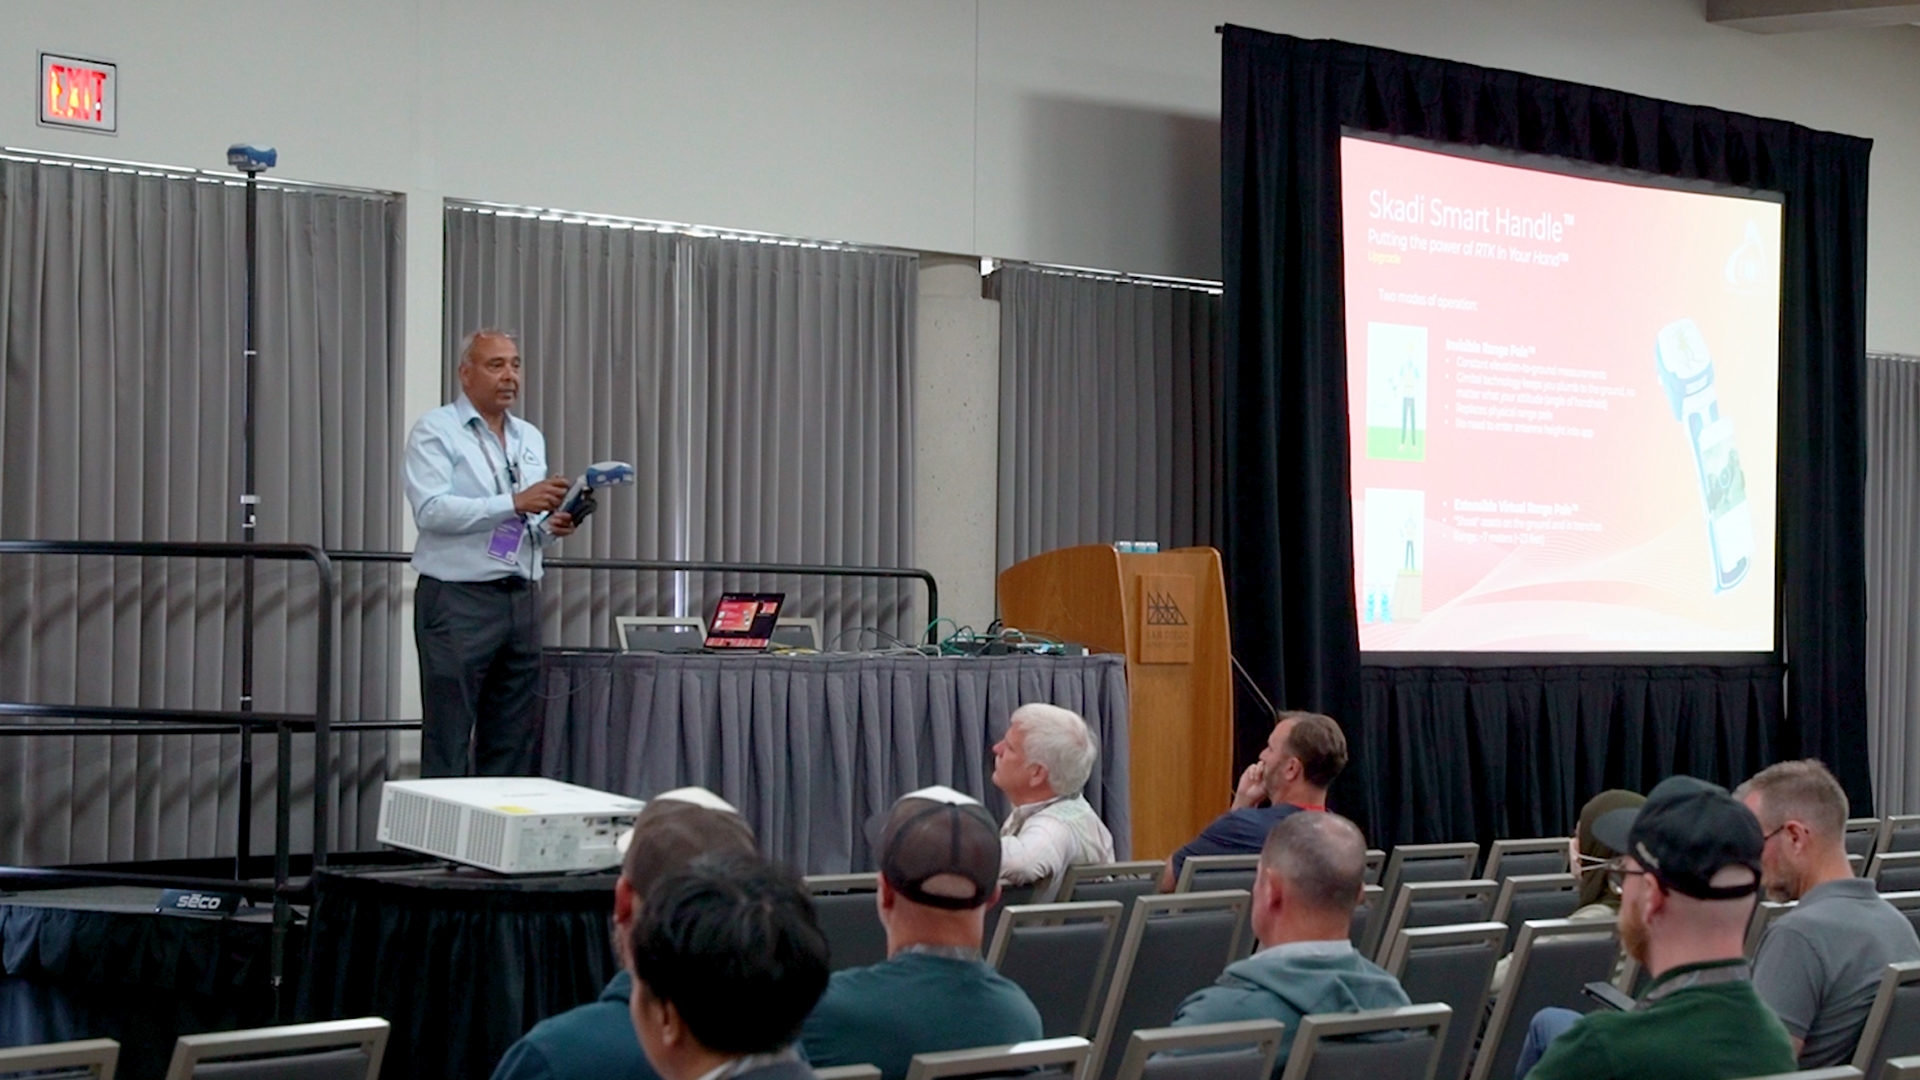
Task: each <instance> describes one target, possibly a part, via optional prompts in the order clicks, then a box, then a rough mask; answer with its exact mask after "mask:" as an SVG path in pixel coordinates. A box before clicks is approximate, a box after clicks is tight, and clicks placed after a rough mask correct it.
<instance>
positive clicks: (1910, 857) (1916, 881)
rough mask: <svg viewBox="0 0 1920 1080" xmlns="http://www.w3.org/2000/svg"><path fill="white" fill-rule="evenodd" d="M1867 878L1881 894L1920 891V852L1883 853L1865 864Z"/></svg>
mask: <svg viewBox="0 0 1920 1080" xmlns="http://www.w3.org/2000/svg"><path fill="white" fill-rule="evenodd" d="M1867 876H1868V877H1870V878H1872V879H1873V887H1874V888H1876V889H1879V890H1880V891H1881V892H1883V893H1890V892H1913V891H1915V890H1920V851H1883V852H1881V853H1880V854H1878V855H1875V856H1874V857H1873V862H1871V863H1869V864H1867Z"/></svg>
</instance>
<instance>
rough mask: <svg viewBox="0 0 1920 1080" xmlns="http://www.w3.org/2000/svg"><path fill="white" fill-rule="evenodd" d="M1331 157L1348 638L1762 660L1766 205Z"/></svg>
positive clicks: (1371, 154)
mask: <svg viewBox="0 0 1920 1080" xmlns="http://www.w3.org/2000/svg"><path fill="white" fill-rule="evenodd" d="M1341 169H1342V195H1343V200H1344V202H1343V218H1344V229H1345V241H1346V304H1347V314H1346V318H1347V379H1348V383H1347V385H1348V395H1349V400H1350V406H1349V408H1350V416H1351V421H1352V424H1351V431H1352V447H1351V450H1352V457H1353V515H1354V523H1353V524H1354V576H1355V582H1354V586H1355V590H1354V592H1355V603H1356V604H1357V605H1358V611H1359V615H1360V647H1361V649H1362V651H1366V652H1393V651H1399V652H1474V651H1484V652H1503V653H1504V652H1554V653H1561V652H1611V653H1621V652H1722V651H1756V652H1759V651H1767V650H1770V649H1772V648H1773V625H1774V617H1773V603H1774V578H1775V574H1774V507H1775V499H1774V489H1775V479H1776V478H1775V468H1774V461H1775V436H1776V432H1775V427H1776V418H1777V414H1778V407H1777V397H1778V389H1779V339H1780V327H1779V319H1780V315H1779V308H1780V304H1779V298H1780V221H1781V215H1780V206H1779V204H1778V203H1776V202H1772V201H1768V200H1765V199H1755V198H1743V197H1737V196H1731V195H1709V194H1701V193H1695V192H1685V191H1675V190H1670V189H1662V188H1652V187H1643V186H1638V185H1634V184H1626V183H1616V182H1612V181H1606V180H1595V179H1586V178H1578V177H1573V176H1568V175H1563V174H1560V173H1554V172H1543V171H1540V170H1536V169H1528V168H1521V167H1517V166H1513V165H1506V164H1494V163H1489V162H1485V161H1477V160H1472V159H1469V158H1464V157H1457V156H1454V155H1450V154H1441V153H1435V152H1431V151H1427V150H1420V149H1414V148H1411V147H1406V146H1400V145H1393V144H1389V143H1384V142H1377V141H1373V140H1368V139H1358V138H1346V139H1343V140H1342V145H1341Z"/></svg>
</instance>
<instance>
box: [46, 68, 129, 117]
mask: <svg viewBox="0 0 1920 1080" xmlns="http://www.w3.org/2000/svg"><path fill="white" fill-rule="evenodd" d="M119 90H120V75H119V67H118V65H115V64H109V63H106V62H105V61H101V60H82V59H80V58H79V57H76V56H56V55H54V54H53V53H41V54H40V93H39V98H40V122H41V123H42V124H45V125H47V126H49V127H63V128H78V129H80V130H81V131H100V132H105V133H106V134H108V135H111V134H113V133H114V132H115V131H117V130H118V129H119V125H118V117H117V116H116V115H115V113H114V99H115V98H116V97H118V96H119Z"/></svg>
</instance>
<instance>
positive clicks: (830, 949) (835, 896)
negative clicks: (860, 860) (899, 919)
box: [806, 874, 887, 971]
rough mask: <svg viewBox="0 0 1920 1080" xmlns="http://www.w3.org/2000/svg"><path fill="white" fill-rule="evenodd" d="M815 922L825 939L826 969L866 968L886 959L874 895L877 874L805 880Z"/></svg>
mask: <svg viewBox="0 0 1920 1080" xmlns="http://www.w3.org/2000/svg"><path fill="white" fill-rule="evenodd" d="M806 882H807V892H808V893H810V894H812V897H813V914H814V918H815V919H817V920H818V921H819V923H820V932H821V933H822V934H825V935H826V937H827V966H828V967H829V968H831V969H832V970H834V971H840V970H842V969H845V968H852V967H867V966H868V965H871V964H877V963H879V962H880V961H882V960H885V959H886V958H887V928H886V927H884V926H882V925H880V909H879V907H878V902H877V900H876V899H875V896H874V894H875V893H877V892H879V891H880V875H879V874H815V875H813V876H812V877H809V878H807V879H806Z"/></svg>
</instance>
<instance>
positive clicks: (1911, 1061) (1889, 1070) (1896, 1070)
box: [1880, 1054, 1920, 1080]
mask: <svg viewBox="0 0 1920 1080" xmlns="http://www.w3.org/2000/svg"><path fill="white" fill-rule="evenodd" d="M1880 1080H1920V1054H1915V1055H1914V1056H1912V1057H1903V1058H1888V1059H1887V1067H1886V1068H1884V1069H1882V1070H1880Z"/></svg>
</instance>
